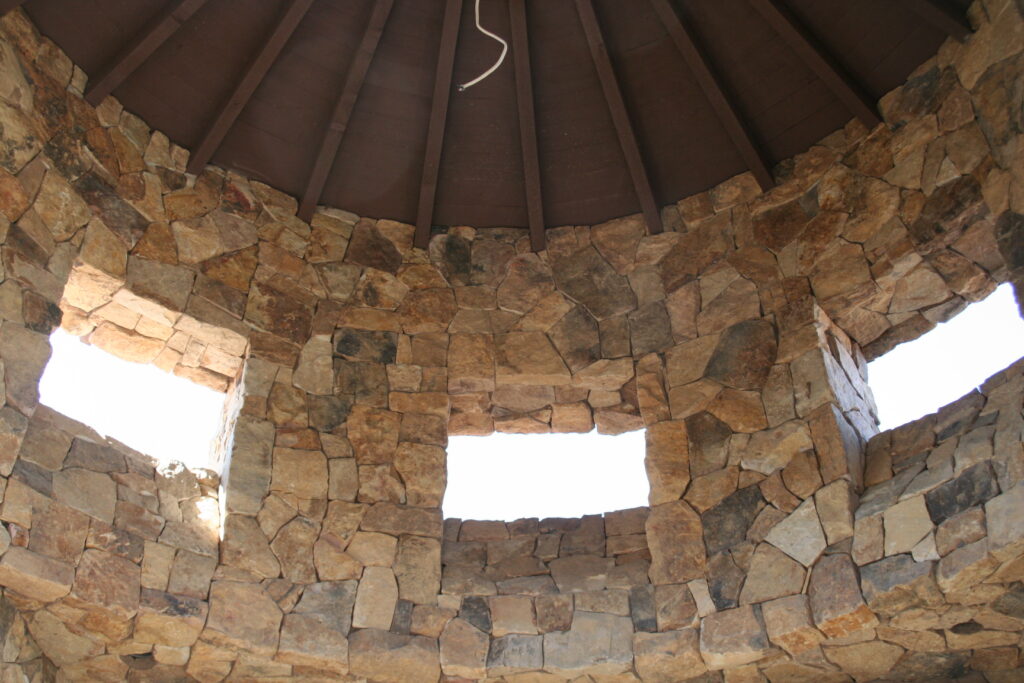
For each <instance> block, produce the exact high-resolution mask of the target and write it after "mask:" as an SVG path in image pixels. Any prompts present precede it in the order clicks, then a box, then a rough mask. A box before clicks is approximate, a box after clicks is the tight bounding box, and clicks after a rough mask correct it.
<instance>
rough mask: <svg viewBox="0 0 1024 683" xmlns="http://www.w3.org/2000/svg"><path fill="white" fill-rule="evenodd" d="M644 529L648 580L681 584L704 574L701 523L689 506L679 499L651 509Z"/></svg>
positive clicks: (704, 558)
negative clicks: (649, 553)
mask: <svg viewBox="0 0 1024 683" xmlns="http://www.w3.org/2000/svg"><path fill="white" fill-rule="evenodd" d="M645 529H646V531H647V544H648V547H649V548H650V551H651V569H650V577H651V583H654V584H666V583H684V582H686V581H688V580H690V579H695V578H698V577H702V576H703V575H704V568H705V566H706V564H707V556H706V554H705V550H704V533H703V532H704V530H703V525H702V524H701V520H700V518H699V517H698V516H697V513H695V512H694V511H693V509H692V508H691V507H690V506H689V505H687V504H686V503H685V502H683V501H681V500H680V501H675V502H672V503H665V504H664V505H657V506H655V507H653V508H651V513H650V515H649V516H648V517H647V523H646V525H645Z"/></svg>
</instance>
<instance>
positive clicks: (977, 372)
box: [868, 284, 1024, 430]
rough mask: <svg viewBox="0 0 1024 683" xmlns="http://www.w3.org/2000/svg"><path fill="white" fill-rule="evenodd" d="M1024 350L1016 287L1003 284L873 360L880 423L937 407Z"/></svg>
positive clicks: (900, 420)
mask: <svg viewBox="0 0 1024 683" xmlns="http://www.w3.org/2000/svg"><path fill="white" fill-rule="evenodd" d="M1022 354H1024V320H1022V319H1021V317H1020V312H1019V309H1018V307H1017V302H1016V301H1015V299H1014V294H1013V287H1012V286H1011V285H1009V284H1004V285H1000V286H999V287H998V288H996V290H995V292H993V293H992V294H990V295H989V296H988V297H987V298H986V299H984V300H983V301H979V302H977V303H974V304H971V305H970V306H968V307H967V308H965V309H964V310H963V311H962V312H961V313H960V314H959V315H957V316H956V317H955V318H953V319H951V320H949V321H948V322H945V323H941V324H939V325H938V326H936V327H935V329H934V330H931V331H930V332H928V333H927V334H924V335H922V336H920V337H919V338H917V339H915V340H914V341H909V342H905V343H903V344H900V345H899V346H897V347H896V348H894V349H893V350H892V351H890V352H889V353H887V354H885V355H884V356H881V357H880V358H877V359H875V360H874V361H872V362H871V363H869V364H868V378H869V384H870V385H871V391H872V393H873V394H874V397H875V403H876V405H877V406H878V416H879V421H880V423H881V424H880V428H881V429H882V430H887V429H892V428H893V427H898V426H900V425H902V424H906V423H907V422H911V421H913V420H916V419H918V418H920V417H923V416H924V415H928V414H929V413H933V412H935V411H936V410H938V409H939V408H942V407H943V406H945V405H948V404H950V403H952V402H953V401H955V400H956V399H958V398H960V397H961V396H963V395H964V394H967V393H969V392H970V391H971V390H972V389H974V388H975V387H977V386H979V385H981V384H983V383H984V382H985V380H986V379H988V378H989V377H991V376H992V375H994V374H995V373H997V372H999V371H1000V370H1002V369H1004V368H1006V367H1007V366H1009V365H1011V364H1012V363H1013V362H1014V361H1016V360H1017V359H1019V358H1020V357H1021V355H1022Z"/></svg>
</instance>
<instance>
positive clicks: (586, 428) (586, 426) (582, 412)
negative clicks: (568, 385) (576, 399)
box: [551, 402, 594, 434]
mask: <svg viewBox="0 0 1024 683" xmlns="http://www.w3.org/2000/svg"><path fill="white" fill-rule="evenodd" d="M593 429H594V418H593V416H592V415H591V413H590V406H588V405H587V404H586V403H584V402H580V403H554V404H552V405H551V431H552V432H554V433H556V434H570V433H578V434H586V433H588V432H590V431H592V430H593Z"/></svg>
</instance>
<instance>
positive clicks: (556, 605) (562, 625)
mask: <svg viewBox="0 0 1024 683" xmlns="http://www.w3.org/2000/svg"><path fill="white" fill-rule="evenodd" d="M534 608H535V610H536V614H537V630H538V631H539V632H540V633H549V632H551V631H568V630H569V628H570V627H571V626H572V617H573V596H572V595H538V596H537V597H536V598H535V599H534Z"/></svg>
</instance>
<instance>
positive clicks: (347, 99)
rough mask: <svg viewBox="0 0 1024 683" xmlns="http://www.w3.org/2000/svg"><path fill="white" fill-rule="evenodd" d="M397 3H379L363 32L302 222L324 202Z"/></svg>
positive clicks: (318, 159) (387, 0) (301, 206)
mask: <svg viewBox="0 0 1024 683" xmlns="http://www.w3.org/2000/svg"><path fill="white" fill-rule="evenodd" d="M393 5H394V0H376V2H375V3H374V6H373V13H372V14H371V15H370V20H369V21H368V22H367V24H366V30H365V31H364V32H363V39H362V41H360V43H359V47H358V48H357V49H356V54H355V57H354V58H353V60H352V65H351V66H350V67H349V69H348V74H347V75H346V76H345V85H344V86H343V87H342V89H341V94H340V95H339V96H338V101H337V103H336V104H335V105H334V112H333V113H332V114H331V121H330V123H329V124H328V125H327V129H326V130H324V135H323V139H322V140H321V142H320V148H319V149H320V151H319V152H318V153H317V157H316V162H315V163H314V164H313V170H312V171H310V174H309V180H308V181H307V182H306V190H305V192H303V194H302V201H301V202H300V203H299V218H301V219H302V220H304V221H308V220H310V219H312V218H313V212H314V211H316V205H317V203H319V201H320V194H321V193H322V192H323V189H324V184H325V183H326V182H327V176H328V175H330V172H331V167H332V166H333V165H334V159H335V157H337V155H338V148H339V147H340V146H341V140H342V138H343V137H344V136H345V130H346V129H347V128H348V120H349V118H351V116H352V110H353V109H355V106H356V99H357V98H358V97H359V91H360V90H361V89H362V87H363V81H364V80H365V79H366V72H367V71H369V69H370V63H371V62H372V61H373V55H374V53H376V52H377V45H378V44H380V37H381V35H382V34H383V33H384V25H385V24H386V23H387V21H388V16H390V15H391V8H392V6H393Z"/></svg>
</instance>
